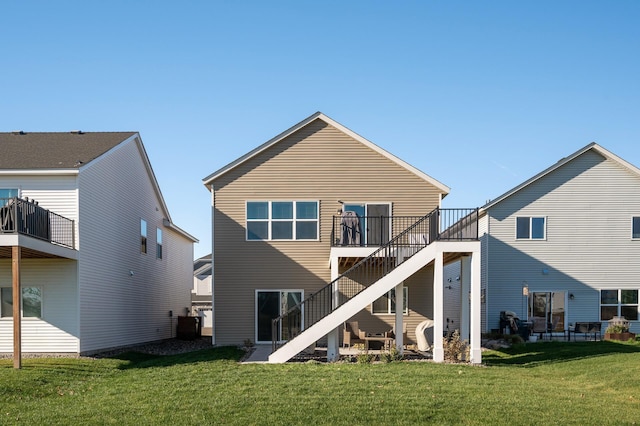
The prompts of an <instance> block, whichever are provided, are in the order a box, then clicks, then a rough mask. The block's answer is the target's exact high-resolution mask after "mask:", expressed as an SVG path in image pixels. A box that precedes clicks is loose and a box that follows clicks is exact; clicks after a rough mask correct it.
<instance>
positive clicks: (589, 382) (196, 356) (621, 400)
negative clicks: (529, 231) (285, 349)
mask: <svg viewBox="0 0 640 426" xmlns="http://www.w3.org/2000/svg"><path fill="white" fill-rule="evenodd" d="M241 356H242V353H241V352H240V351H239V350H237V349H235V348H216V349H209V350H204V351H199V352H194V353H190V354H184V355H175V356H166V357H157V356H150V355H142V354H135V353H128V354H124V355H122V356H120V357H119V358H118V359H98V360H92V359H67V358H49V359H24V360H23V369H22V370H14V369H13V368H12V361H11V360H10V359H2V360H0V424H1V425H12V424H25V425H40V424H47V425H51V424H90V425H93V424H118V425H129V424H136V425H148V424H180V425H203V424H261V425H270V424H287V425H289V424H351V425H353V424H367V423H369V424H376V425H377V424H427V423H433V424H491V425H501V424H504V425H507V424H509V425H514V424H517V425H522V424H544V423H546V424H581V425H584V424H598V425H605V424H635V423H636V422H640V343H637V342H636V343H613V342H578V343H562V342H543V343H535V344H527V345H517V346H514V347H513V348H511V349H509V350H505V351H501V352H496V351H491V352H485V353H484V361H485V365H484V366H475V367H473V366H466V365H442V364H434V363H430V362H392V363H389V364H340V363H336V364H303V363H289V364H284V365H265V364H251V365H241V364H238V362H237V360H238V359H240V357H241Z"/></svg>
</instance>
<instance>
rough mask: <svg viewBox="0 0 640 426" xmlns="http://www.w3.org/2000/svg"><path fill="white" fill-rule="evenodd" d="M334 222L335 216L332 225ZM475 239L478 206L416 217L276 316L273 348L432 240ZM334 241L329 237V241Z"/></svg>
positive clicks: (331, 310) (273, 329)
mask: <svg viewBox="0 0 640 426" xmlns="http://www.w3.org/2000/svg"><path fill="white" fill-rule="evenodd" d="M393 219H394V218H393V217H381V218H380V220H381V221H384V220H388V223H389V224H391V223H394V220H393ZM340 220H342V217H340ZM408 220H409V217H403V218H401V220H399V221H397V222H395V223H396V224H398V223H403V222H404V223H406V221H408ZM335 223H336V222H335V218H334V225H335ZM342 223H343V222H341V224H342ZM334 229H335V228H334ZM391 229H393V228H391ZM477 239H478V209H435V210H433V211H432V212H430V213H429V214H427V215H426V216H423V217H419V218H417V219H416V220H414V221H413V222H412V223H411V224H408V225H407V226H406V227H405V228H404V229H403V230H402V231H399V232H398V233H397V234H396V235H395V236H393V237H392V238H390V239H389V240H388V241H387V242H386V243H384V244H382V245H381V246H380V247H379V248H378V249H377V250H375V251H374V252H373V253H372V254H371V255H370V256H368V257H366V258H364V259H362V260H360V261H358V262H356V263H355V264H354V265H353V266H352V267H351V268H349V269H348V270H347V271H345V272H344V273H343V274H342V275H340V276H339V277H338V278H336V279H335V280H334V281H332V282H331V283H329V284H328V285H326V286H325V287H323V288H322V289H320V290H318V291H317V292H315V293H313V294H311V295H310V296H309V297H307V298H306V299H304V300H303V301H302V302H300V303H299V304H298V305H296V306H294V307H293V308H291V309H290V310H289V311H287V312H286V313H284V314H283V315H281V316H279V317H277V318H275V319H274V320H273V322H272V346H273V351H275V350H276V349H278V347H279V346H280V345H281V344H282V342H283V341H284V340H287V339H291V338H293V337H295V335H296V334H298V333H300V332H302V331H303V330H304V329H306V328H309V327H310V326H312V325H313V324H315V323H316V322H318V321H320V320H321V319H322V318H324V317H326V316H327V315H329V314H330V313H331V312H333V311H334V310H336V309H337V308H338V307H340V306H342V305H343V304H344V303H346V302H347V301H348V300H349V299H351V298H353V297H354V296H356V295H357V294H358V293H360V292H361V291H362V290H364V289H365V288H367V287H368V286H370V285H371V284H373V283H375V282H376V281H378V280H379V279H380V278H382V277H384V276H385V275H387V274H388V273H390V272H391V271H393V270H394V269H395V268H396V267H398V266H399V265H401V264H402V263H403V262H405V261H406V260H408V259H409V258H411V257H412V256H413V255H414V254H416V253H417V252H418V251H420V250H421V249H422V248H424V247H426V246H427V245H429V244H430V243H432V242H433V241H438V240H439V241H443V240H447V241H465V240H468V241H474V240H477ZM335 241H336V239H335V238H332V242H335ZM347 245H350V246H353V245H358V246H359V245H360V244H355V243H354V244H347Z"/></svg>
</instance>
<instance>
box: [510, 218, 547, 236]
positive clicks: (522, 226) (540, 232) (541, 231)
mask: <svg viewBox="0 0 640 426" xmlns="http://www.w3.org/2000/svg"><path fill="white" fill-rule="evenodd" d="M546 222H547V221H546V218H545V217H530V216H523V217H517V218H516V239H518V240H544V239H545V238H546V237H547V232H546Z"/></svg>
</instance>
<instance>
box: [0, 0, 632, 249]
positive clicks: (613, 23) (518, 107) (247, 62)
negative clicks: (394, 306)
mask: <svg viewBox="0 0 640 426" xmlns="http://www.w3.org/2000/svg"><path fill="white" fill-rule="evenodd" d="M0 15H1V16H2V18H3V19H2V25H0V40H2V41H0V64H1V65H2V74H1V75H2V78H1V79H0V90H1V92H0V93H1V96H0V131H12V130H18V129H19V130H25V131H69V130H72V129H80V130H83V131H128V130H134V131H139V132H140V134H141V136H142V140H143V142H144V144H145V147H146V149H147V153H148V155H149V158H150V159H151V163H152V165H153V167H154V171H155V173H156V176H157V178H158V181H159V183H160V187H161V189H162V192H163V194H164V197H165V200H166V202H167V205H168V206H169V210H170V212H171V215H172V219H173V220H174V222H175V223H176V224H177V225H178V226H180V227H182V228H183V229H185V230H186V231H188V232H189V233H191V234H193V235H195V236H196V237H198V238H199V239H200V244H197V245H196V247H195V256H196V257H199V256H202V255H204V254H206V253H209V252H210V251H211V238H210V233H211V225H210V215H211V210H210V198H209V193H208V191H207V190H206V189H205V188H204V186H203V185H202V179H203V178H204V177H206V176H207V175H209V174H210V173H212V172H214V171H215V170H217V169H218V168H220V167H222V166H224V165H225V164H227V163H229V162H231V161H232V160H234V159H236V158H237V157H239V156H241V155H243V154H244V153H246V152H247V151H249V150H251V149H253V148H254V147H256V146H257V145H260V144H261V143H263V142H265V141H266V140H268V139H270V138H271V137H273V136H275V135H276V134H278V133H280V132H281V131H283V130H285V129H287V128H288V127H290V126H292V125H293V124H295V123H297V122H299V121H300V120H302V119H304V118H306V117H307V116H309V115H311V114H313V113H314V112H316V111H322V112H324V113H325V114H327V115H328V116H330V117H331V118H333V119H335V120H337V121H338V122H340V123H342V124H343V125H345V126H347V127H349V128H350V129H352V130H353V131H355V132H356V133H359V134H360V135H362V136H364V137H365V138H367V139H369V140H371V141H372V142H374V143H375V144H377V145H379V146H381V147H382V148H384V149H386V150H388V151H390V152H391V153H393V154H395V155H396V156H398V157H400V158H402V159H403V160H405V161H407V162H409V163H411V164H412V165H414V166H415V167H417V168H419V169H421V170H423V171H424V172H426V173H427V174H429V175H431V176H432V177H434V178H436V179H438V180H439V181H441V182H443V183H444V184H446V185H448V186H449V187H451V194H450V195H449V196H448V197H447V198H445V200H444V206H445V207H474V206H479V205H482V204H484V203H485V202H486V201H487V200H488V199H491V198H495V197H497V196H499V195H500V194H502V193H503V192H505V191H507V190H509V189H510V188H512V187H514V186H516V185H517V184H519V183H521V182H522V181H524V180H526V179H528V178H529V177H531V176H533V175H535V174H536V173H538V172H540V171H541V170H543V169H545V168H546V167H548V166H550V165H551V164H553V163H555V162H556V161H557V160H559V159H560V158H562V157H565V156H567V155H569V154H571V153H573V152H574V151H576V150H578V149H579V148H581V147H583V146H585V145H586V144H588V143H590V142H592V141H595V142H598V143H599V144H601V145H602V146H604V147H605V148H606V149H608V150H610V151H612V152H614V153H615V154H617V155H619V156H621V157H622V158H624V159H625V160H627V161H629V162H631V163H633V164H635V165H640V106H639V102H640V25H639V22H640V1H635V0H633V1H631V0H630V1H624V0H619V1H611V2H605V1H589V0H580V1H577V0H576V1H574V0H566V1H560V2H558V1H544V0H543V1H517V2H515V1H490V2H489V1H486V2H485V1H427V0H424V1H399V2H390V1H376V0H369V1H344V0H343V1H323V2H311V1H302V0H298V1H276V0H274V1H268V2H267V1H244V2H242V1H238V2H231V1H224V2H223V1H180V2H177V1H176V2H164V1H158V0H156V1H132V0H128V1H118V0H110V1H104V2H103V1H88V0H84V1H65V0H59V1H56V2H52V1H30V0H23V1H5V2H3V3H2V4H0Z"/></svg>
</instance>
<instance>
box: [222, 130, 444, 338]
mask: <svg viewBox="0 0 640 426" xmlns="http://www.w3.org/2000/svg"><path fill="white" fill-rule="evenodd" d="M213 187H214V190H215V209H214V221H215V226H214V232H215V233H214V242H215V248H214V268H213V269H214V292H215V300H216V306H215V327H216V330H215V333H216V343H217V344H236V343H241V342H242V341H243V340H244V339H254V336H255V332H254V323H255V314H254V312H255V306H254V305H255V289H256V288H259V289H304V291H305V296H307V295H309V294H310V293H311V292H313V291H316V290H318V289H320V288H321V287H322V286H324V285H326V284H327V283H328V282H329V279H330V269H329V251H330V237H331V227H332V217H333V215H335V214H336V212H337V210H338V209H339V208H340V207H341V206H340V204H339V203H338V200H342V201H345V202H391V203H392V214H393V215H395V216H404V215H407V216H413V215H415V216H418V215H425V214H426V213H428V212H429V211H431V210H433V209H434V208H435V207H437V206H438V203H439V197H440V194H439V190H438V189H436V188H435V187H433V186H432V185H430V184H428V183H426V182H425V181H424V180H422V179H420V178H419V177H418V176H416V175H415V174H413V173H411V172H409V171H407V170H406V169H404V168H402V167H400V166H399V165H397V164H396V163H394V162H392V161H390V160H389V159H388V158H385V157H384V156H382V155H381V154H379V153H377V152H375V151H373V150H372V149H370V148H368V147H365V146H364V145H362V144H361V143H360V142H358V141H356V140H354V139H352V138H351V137H349V136H347V135H345V134H344V133H342V132H340V131H338V130H337V129H335V128H333V127H331V126H329V125H327V124H326V123H324V122H323V121H321V120H315V121H314V122H312V123H310V124H309V125H307V126H306V127H304V128H302V129H300V130H299V131H297V132H295V133H293V134H292V135H290V136H289V137H287V138H285V139H284V140H282V141H280V142H279V143H278V144H276V145H274V146H272V147H271V148H269V149H267V150H266V151H264V152H262V153H261V154H259V155H257V156H256V157H254V158H251V159H250V160H248V161H247V162H245V163H243V164H241V165H240V166H238V167H236V168H235V169H232V170H231V171H229V172H227V173H226V174H224V175H223V176H221V177H220V178H219V179H217V180H216V181H215V182H213ZM247 200H286V201H289V200H291V201H294V200H318V201H319V203H320V239H319V241H245V239H246V234H245V205H246V201H247Z"/></svg>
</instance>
